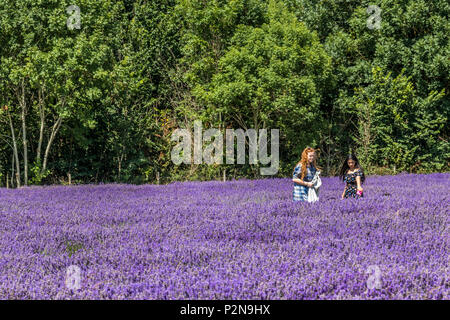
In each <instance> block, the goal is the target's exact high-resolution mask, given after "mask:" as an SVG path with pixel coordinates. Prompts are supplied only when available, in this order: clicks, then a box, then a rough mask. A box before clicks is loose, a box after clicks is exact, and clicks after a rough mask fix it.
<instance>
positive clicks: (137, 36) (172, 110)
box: [0, 0, 450, 187]
mask: <svg viewBox="0 0 450 320" xmlns="http://www.w3.org/2000/svg"><path fill="white" fill-rule="evenodd" d="M370 5H375V6H376V7H377V8H378V9H379V10H378V11H376V10H375V11H370V10H368V8H369V6H370ZM69 6H72V7H73V6H76V7H77V8H79V12H76V11H71V12H70V10H68V7H69ZM78 13H79V14H78ZM77 14H78V15H77ZM449 16H450V4H449V3H448V1H445V0H427V1H425V0H395V1H394V0H383V1H378V2H373V1H364V0H362V1H361V0H360V1H356V0H355V1H353V0H348V1H344V0H335V1H314V0H208V1H204V0H152V1H144V0H114V1H112V0H62V1H60V0H41V1H36V0H21V1H15V0H4V1H2V2H1V3H0V44H1V45H0V106H1V109H0V140H1V143H0V185H1V186H8V187H18V186H23V185H32V184H50V183H100V182H104V183H106V182H123V183H167V182H170V181H174V180H198V179H201V180H203V179H208V180H209V179H232V178H236V179H237V178H242V177H247V178H256V177H260V175H259V168H258V165H254V164H249V163H248V161H247V162H246V163H247V164H246V165H242V164H234V165H230V164H221V165H207V164H194V163H191V164H181V165H175V164H174V163H173V162H172V161H171V149H172V148H173V146H174V144H175V143H174V142H173V141H171V134H172V133H173V131H174V130H175V129H177V128H189V129H190V128H192V127H193V123H194V121H195V120H201V121H202V123H203V126H204V127H205V128H208V127H209V128H218V129H219V130H222V131H225V130H226V129H227V128H233V129H237V128H242V129H244V130H245V129H249V128H252V129H256V130H258V129H269V130H270V129H279V130H280V131H279V132H280V141H279V144H280V169H279V171H278V176H290V175H291V174H292V170H293V167H294V165H295V163H297V162H298V160H299V158H300V154H301V151H302V150H303V149H304V148H305V147H307V146H311V147H314V148H318V149H319V150H320V152H319V165H321V166H322V168H323V170H324V174H326V175H335V174H337V172H338V170H339V166H340V165H341V162H342V159H343V158H345V156H346V155H347V154H348V153H349V152H355V153H356V154H357V155H358V157H359V158H360V162H361V163H362V165H363V166H364V168H365V170H366V172H367V173H368V174H395V173H398V172H404V171H406V172H419V173H420V172H436V171H448V170H449V165H450V161H449V159H450V156H449V155H450V147H449V141H448V140H449V129H448V128H449V125H448V124H449V123H448V119H449V110H450V105H449V95H448V93H449V78H448V74H449V72H448V71H449V70H450V68H449V63H450V56H449V53H450V45H449V43H450V42H449V34H450V24H449V22H448V17H449ZM74 21H75V22H78V24H79V25H78V26H76V27H73V24H72V27H71V25H70V24H71V23H72V22H74ZM375 22H377V23H378V25H377V26H376V27H374V26H375V24H374V23H375Z"/></svg>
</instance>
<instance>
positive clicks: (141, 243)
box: [0, 173, 450, 299]
mask: <svg viewBox="0 0 450 320" xmlns="http://www.w3.org/2000/svg"><path fill="white" fill-rule="evenodd" d="M322 182H323V186H322V188H321V190H320V201H319V202H317V203H301V202H293V201H292V182H291V180H290V179H264V180H239V181H228V182H225V183H224V182H219V181H211V182H184V183H180V182H177V183H172V184H169V185H141V186H136V185H124V184H110V185H75V186H50V187H28V188H21V189H16V190H12V189H6V188H2V189H0V199H1V201H0V298H1V299H449V297H450V294H449V268H448V261H449V260H448V257H449V253H448V247H449V232H448V219H449V202H450V199H449V190H450V174H443V173H441V174H438V173H436V174H429V175H415V174H401V175H397V176H368V177H367V179H366V183H365V184H364V198H362V199H344V200H343V199H341V198H340V196H341V194H342V190H343V188H344V184H343V183H342V182H341V181H339V180H338V179H337V178H335V177H332V178H323V179H322ZM71 266H72V267H71ZM73 266H76V267H78V268H79V270H80V274H79V280H80V281H79V287H76V288H74V287H73V286H71V285H70V283H71V282H70V281H68V279H67V278H68V276H73V275H68V272H67V270H68V268H69V267H71V268H74V267H73Z"/></svg>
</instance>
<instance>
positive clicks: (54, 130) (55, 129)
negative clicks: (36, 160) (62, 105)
mask: <svg viewBox="0 0 450 320" xmlns="http://www.w3.org/2000/svg"><path fill="white" fill-rule="evenodd" d="M61 122H62V117H61V116H59V118H58V120H56V122H55V124H54V125H53V128H52V133H51V134H50V139H49V140H48V143H47V148H45V153H44V162H43V163H42V170H41V175H43V174H44V172H45V170H46V169H47V160H48V155H49V153H50V147H51V146H52V143H53V140H54V139H55V136H56V134H57V133H58V130H59V128H60V127H61Z"/></svg>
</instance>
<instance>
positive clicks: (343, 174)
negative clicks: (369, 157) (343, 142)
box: [339, 153, 366, 184]
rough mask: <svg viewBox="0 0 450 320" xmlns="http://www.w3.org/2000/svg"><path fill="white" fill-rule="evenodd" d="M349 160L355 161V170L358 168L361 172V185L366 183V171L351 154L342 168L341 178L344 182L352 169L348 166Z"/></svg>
mask: <svg viewBox="0 0 450 320" xmlns="http://www.w3.org/2000/svg"><path fill="white" fill-rule="evenodd" d="M348 160H353V161H355V168H358V169H360V170H361V172H362V175H361V184H362V183H363V182H364V180H366V177H365V176H364V171H363V168H361V165H360V164H359V161H358V158H357V157H356V156H355V155H354V154H353V153H352V154H349V155H348V156H347V158H346V159H345V160H344V163H343V164H342V168H341V171H340V174H339V177H340V178H341V179H342V180H344V177H345V175H346V174H347V171H348V170H349V169H350V167H349V166H348V163H347V161H348Z"/></svg>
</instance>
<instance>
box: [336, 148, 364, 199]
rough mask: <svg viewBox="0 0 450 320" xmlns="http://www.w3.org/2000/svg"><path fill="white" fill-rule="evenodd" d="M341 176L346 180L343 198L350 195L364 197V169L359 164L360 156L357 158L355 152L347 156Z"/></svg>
mask: <svg viewBox="0 0 450 320" xmlns="http://www.w3.org/2000/svg"><path fill="white" fill-rule="evenodd" d="M339 176H340V177H341V179H342V181H344V182H346V186H345V189H344V192H343V193H342V199H344V198H349V197H352V198H362V197H363V188H362V187H361V185H362V184H363V183H364V180H365V176H364V171H363V169H362V168H361V166H360V164H359V161H358V158H356V156H355V155H354V154H350V155H348V156H347V158H346V159H345V161H344V163H343V164H342V168H341V172H340V175H339Z"/></svg>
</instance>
